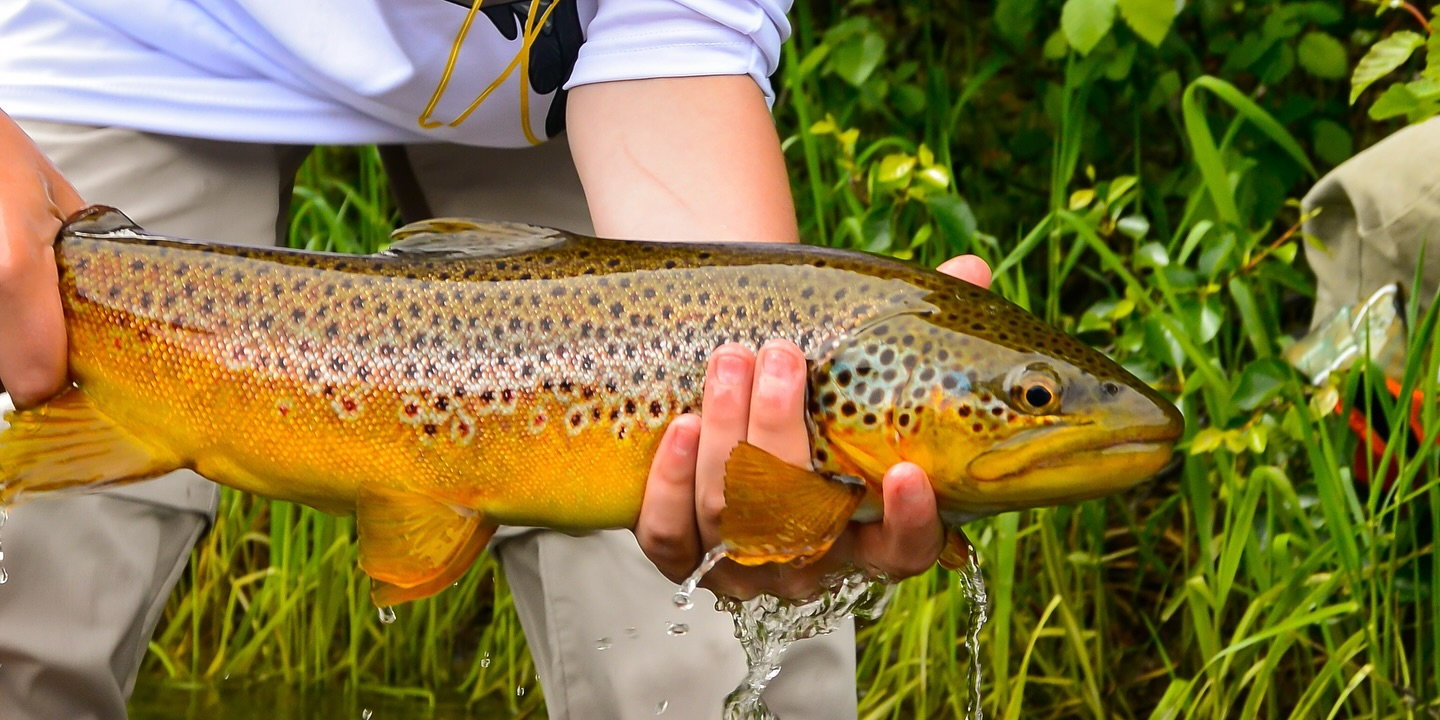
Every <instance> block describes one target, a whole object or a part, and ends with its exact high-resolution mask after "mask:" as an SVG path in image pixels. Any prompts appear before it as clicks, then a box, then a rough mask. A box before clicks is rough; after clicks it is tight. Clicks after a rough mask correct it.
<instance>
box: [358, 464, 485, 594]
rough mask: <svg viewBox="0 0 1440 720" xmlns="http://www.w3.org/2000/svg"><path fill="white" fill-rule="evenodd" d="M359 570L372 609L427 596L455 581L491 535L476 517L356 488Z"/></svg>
mask: <svg viewBox="0 0 1440 720" xmlns="http://www.w3.org/2000/svg"><path fill="white" fill-rule="evenodd" d="M355 517H356V525H357V526H358V527H359V531H360V568H361V569H362V570H364V571H365V573H366V574H367V575H369V576H370V578H371V580H372V581H373V585H372V587H371V589H370V598H371V600H373V601H374V602H375V604H376V605H377V606H380V607H385V606H389V605H394V604H397V603H402V602H407V601H410V600H418V599H420V598H424V597H429V596H430V595H434V594H435V593H437V592H440V591H441V590H443V589H445V588H446V587H447V586H449V585H450V584H451V583H453V582H455V580H456V579H457V578H459V577H460V575H461V574H463V573H464V572H465V571H466V570H467V569H469V567H470V565H471V564H472V563H474V562H475V558H476V557H478V556H479V555H480V552H481V551H482V550H484V549H485V544H486V543H487V542H489V541H490V537H491V536H492V535H494V534H495V526H494V525H489V524H486V523H485V522H484V517H483V516H481V514H480V513H478V512H474V511H472V510H467V509H464V508H456V507H454V506H451V505H448V504H446V503H443V502H440V501H438V500H435V499H434V498H430V497H427V496H424V495H420V494H416V493H406V492H400V491H397V490H391V489H388V488H381V487H375V486H372V485H366V486H362V487H361V488H360V493H359V497H358V498H357V501H356V512H355Z"/></svg>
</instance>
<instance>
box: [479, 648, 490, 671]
mask: <svg viewBox="0 0 1440 720" xmlns="http://www.w3.org/2000/svg"><path fill="white" fill-rule="evenodd" d="M480 667H482V668H488V667H490V653H488V652H487V653H485V657H482V658H480Z"/></svg>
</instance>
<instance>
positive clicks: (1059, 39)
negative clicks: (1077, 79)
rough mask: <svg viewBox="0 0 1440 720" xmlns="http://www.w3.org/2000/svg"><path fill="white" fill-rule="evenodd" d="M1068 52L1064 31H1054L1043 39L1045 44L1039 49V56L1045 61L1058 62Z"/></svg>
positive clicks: (1068, 44)
mask: <svg viewBox="0 0 1440 720" xmlns="http://www.w3.org/2000/svg"><path fill="white" fill-rule="evenodd" d="M1069 52H1070V42H1069V41H1068V40H1066V39H1065V31H1063V30H1058V29H1057V30H1056V31H1055V32H1053V33H1050V37H1047V38H1045V44H1044V45H1043V46H1042V47H1041V48H1040V54H1041V56H1043V57H1044V58H1045V59H1046V60H1059V59H1061V58H1064V57H1065V55H1066V54H1067V53H1069Z"/></svg>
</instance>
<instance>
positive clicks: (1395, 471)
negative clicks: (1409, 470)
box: [1335, 377, 1440, 489]
mask: <svg viewBox="0 0 1440 720" xmlns="http://www.w3.org/2000/svg"><path fill="white" fill-rule="evenodd" d="M1385 389H1386V390H1388V391H1389V392H1390V396H1391V397H1394V398H1396V399H1399V397H1400V393H1401V392H1402V388H1401V387H1400V381H1399V380H1396V379H1395V378H1391V377H1387V378H1385ZM1432 401H1433V400H1432ZM1425 402H1426V398H1425V393H1424V392H1423V391H1420V390H1415V391H1413V392H1412V393H1411V394H1410V434H1411V436H1412V437H1413V438H1414V442H1413V443H1412V444H1410V445H1407V446H1406V451H1407V452H1406V454H1407V457H1414V456H1415V452H1416V450H1417V449H1418V448H1419V447H1420V445H1421V444H1423V443H1424V439H1425V431H1424V428H1423V427H1422V426H1421V413H1422V411H1423V410H1424V409H1425ZM1335 409H1336V411H1337V412H1342V413H1343V412H1345V407H1344V403H1343V402H1341V403H1337V405H1336V408H1335ZM1348 420H1349V424H1350V430H1351V431H1352V432H1354V433H1355V434H1356V435H1358V436H1359V437H1360V442H1359V444H1357V445H1356V446H1355V458H1354V466H1353V470H1354V473H1355V481H1356V482H1358V483H1362V484H1365V485H1373V484H1374V483H1373V478H1371V477H1370V471H1371V469H1372V468H1379V467H1380V460H1381V458H1382V457H1384V455H1385V446H1386V445H1387V444H1389V442H1390V432H1391V429H1390V428H1389V427H1388V425H1389V423H1387V422H1385V418H1384V417H1378V416H1377V417H1375V418H1374V420H1376V421H1379V422H1378V423H1376V422H1372V421H1371V419H1370V418H1367V417H1366V415H1365V409H1364V408H1363V407H1359V406H1354V407H1351V408H1350V409H1349V417H1348ZM1377 425H1379V426H1378V427H1377ZM1437 439H1440V437H1437ZM1399 473H1400V465H1399V463H1398V462H1394V461H1392V462H1391V463H1390V465H1389V467H1387V468H1385V479H1384V481H1383V482H1381V483H1380V489H1385V488H1389V487H1390V486H1391V485H1392V484H1394V482H1395V480H1396V478H1397V477H1399Z"/></svg>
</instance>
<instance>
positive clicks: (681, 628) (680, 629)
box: [665, 623, 690, 637]
mask: <svg viewBox="0 0 1440 720" xmlns="http://www.w3.org/2000/svg"><path fill="white" fill-rule="evenodd" d="M666 624H667V625H668V627H666V628H665V634H666V635H669V636H670V637H679V636H681V635H684V634H685V633H688V632H690V626H689V625H686V624H685V623H666Z"/></svg>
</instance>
